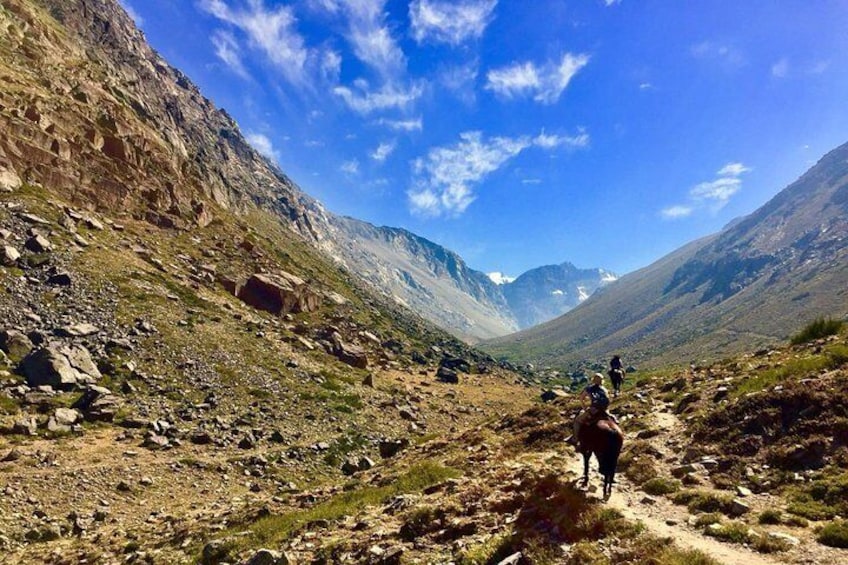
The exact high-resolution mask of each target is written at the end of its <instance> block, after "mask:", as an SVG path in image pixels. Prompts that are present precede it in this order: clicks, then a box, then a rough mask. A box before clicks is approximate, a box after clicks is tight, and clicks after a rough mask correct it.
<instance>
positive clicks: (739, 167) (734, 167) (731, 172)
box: [716, 163, 751, 177]
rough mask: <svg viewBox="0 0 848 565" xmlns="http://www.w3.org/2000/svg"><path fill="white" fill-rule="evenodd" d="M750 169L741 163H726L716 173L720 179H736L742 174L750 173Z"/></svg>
mask: <svg viewBox="0 0 848 565" xmlns="http://www.w3.org/2000/svg"><path fill="white" fill-rule="evenodd" d="M750 171H751V168H750V167H746V166H745V165H743V164H742V163H728V164H726V165H725V166H723V167H722V168H721V169H719V170H718V172H717V173H716V174H717V175H718V176H720V177H727V176H730V177H738V176H739V175H741V174H742V173H747V172H750Z"/></svg>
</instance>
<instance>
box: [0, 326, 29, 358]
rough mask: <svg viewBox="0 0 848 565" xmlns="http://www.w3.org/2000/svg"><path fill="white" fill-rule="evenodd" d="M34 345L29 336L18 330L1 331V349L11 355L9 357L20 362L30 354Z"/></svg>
mask: <svg viewBox="0 0 848 565" xmlns="http://www.w3.org/2000/svg"><path fill="white" fill-rule="evenodd" d="M33 347H34V345H33V344H32V341H30V339H29V337H27V336H26V335H24V334H23V333H21V332H19V331H18V330H3V331H2V332H0V350H2V351H3V352H4V353H6V354H7V355H8V356H9V359H11V360H12V361H14V362H15V363H18V362H19V361H21V359H23V358H24V357H26V356H27V355H29V353H30V352H31V351H32V348H33Z"/></svg>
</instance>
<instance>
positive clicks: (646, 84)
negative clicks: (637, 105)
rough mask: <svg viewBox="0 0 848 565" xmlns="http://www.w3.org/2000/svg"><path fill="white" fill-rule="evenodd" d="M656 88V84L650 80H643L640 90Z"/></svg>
mask: <svg viewBox="0 0 848 565" xmlns="http://www.w3.org/2000/svg"><path fill="white" fill-rule="evenodd" d="M653 88H654V85H653V84H651V83H650V82H642V83H639V90H651V89H653Z"/></svg>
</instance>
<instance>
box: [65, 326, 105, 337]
mask: <svg viewBox="0 0 848 565" xmlns="http://www.w3.org/2000/svg"><path fill="white" fill-rule="evenodd" d="M98 332H100V328H98V327H97V326H95V325H92V324H76V325H73V326H65V327H62V328H59V329H58V330H56V333H58V334H59V335H61V336H63V337H86V336H89V335H94V334H96V333H98Z"/></svg>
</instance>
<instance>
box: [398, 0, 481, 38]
mask: <svg viewBox="0 0 848 565" xmlns="http://www.w3.org/2000/svg"><path fill="white" fill-rule="evenodd" d="M497 4H498V2H497V0H453V1H441V0H413V1H412V2H411V3H410V4H409V19H410V22H411V31H412V37H413V38H415V40H416V41H417V42H418V43H422V42H424V41H426V40H432V41H434V42H441V43H449V44H451V45H459V44H461V43H463V42H464V41H466V40H468V39H479V38H480V37H482V36H483V32H484V31H485V30H486V27H487V26H488V25H489V23H490V22H491V21H492V13H493V12H494V10H495V7H496V6H497Z"/></svg>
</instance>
